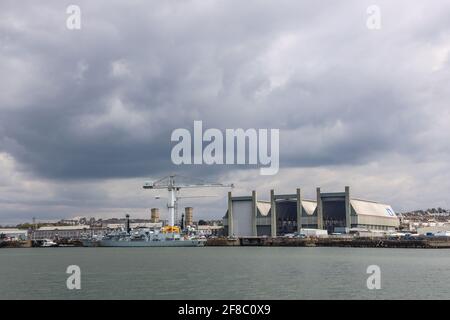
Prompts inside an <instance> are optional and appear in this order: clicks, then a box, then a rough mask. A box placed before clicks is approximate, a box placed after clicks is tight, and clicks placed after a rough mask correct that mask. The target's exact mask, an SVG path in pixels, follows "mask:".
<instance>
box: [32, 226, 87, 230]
mask: <svg viewBox="0 0 450 320" xmlns="http://www.w3.org/2000/svg"><path fill="white" fill-rule="evenodd" d="M83 229H90V226H85V225H79V226H50V227H40V228H39V229H38V231H55V230H61V231H63V230H83Z"/></svg>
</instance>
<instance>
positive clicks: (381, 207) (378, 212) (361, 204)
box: [350, 199, 397, 219]
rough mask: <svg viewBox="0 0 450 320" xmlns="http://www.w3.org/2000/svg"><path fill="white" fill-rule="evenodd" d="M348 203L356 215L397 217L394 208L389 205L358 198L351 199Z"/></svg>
mask: <svg viewBox="0 0 450 320" xmlns="http://www.w3.org/2000/svg"><path fill="white" fill-rule="evenodd" d="M350 204H351V205H352V207H353V210H355V212H356V214H358V215H367V216H377V217H385V218H393V219H397V216H396V215H395V212H394V209H392V207H391V206H390V205H387V204H383V203H378V202H372V201H364V200H358V199H351V200H350Z"/></svg>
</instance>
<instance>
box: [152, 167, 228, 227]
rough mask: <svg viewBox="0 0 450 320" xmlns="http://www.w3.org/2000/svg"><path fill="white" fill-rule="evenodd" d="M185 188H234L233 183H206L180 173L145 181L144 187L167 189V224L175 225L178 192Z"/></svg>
mask: <svg viewBox="0 0 450 320" xmlns="http://www.w3.org/2000/svg"><path fill="white" fill-rule="evenodd" d="M185 188H191V189H192V188H234V185H233V184H222V183H208V182H205V181H203V180H201V179H193V178H189V177H185V176H181V175H170V176H166V177H163V178H161V179H159V180H156V181H154V182H145V183H144V189H150V190H163V189H165V190H167V191H168V192H169V196H168V200H167V208H168V210H169V225H170V226H174V225H175V209H176V208H177V202H178V200H179V199H180V198H186V197H181V196H180V194H179V192H180V190H181V189H185ZM199 197H201V196H199ZM191 198H193V197H191Z"/></svg>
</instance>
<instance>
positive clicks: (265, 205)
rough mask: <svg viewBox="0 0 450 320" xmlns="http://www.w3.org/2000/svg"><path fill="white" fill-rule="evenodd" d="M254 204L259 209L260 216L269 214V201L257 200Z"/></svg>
mask: <svg viewBox="0 0 450 320" xmlns="http://www.w3.org/2000/svg"><path fill="white" fill-rule="evenodd" d="M256 206H257V208H258V210H259V212H260V213H261V215H262V216H264V217H265V216H267V215H268V214H269V211H270V202H260V201H258V202H257V203H256Z"/></svg>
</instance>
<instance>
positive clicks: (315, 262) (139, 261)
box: [0, 247, 450, 299]
mask: <svg viewBox="0 0 450 320" xmlns="http://www.w3.org/2000/svg"><path fill="white" fill-rule="evenodd" d="M68 265H78V266H79V267H80V268H81V273H82V274H81V286H82V288H81V290H68V289H67V287H66V279H67V277H68V276H69V275H68V274H66V273H65V272H66V268H67V266H68ZM369 265H378V266H379V267H380V268H381V276H382V277H381V286H382V288H381V290H368V289H367V286H366V280H367V278H368V277H369V275H368V274H367V273H366V269H367V267H368V266H369ZM449 298H450V250H426V249H378V248H375V249H368V248H299V247H297V248H296V247H292V248H282V247H276V248H274V247H272V248H270V247H214V248H213V247H206V248H30V249H0V299H449Z"/></svg>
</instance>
